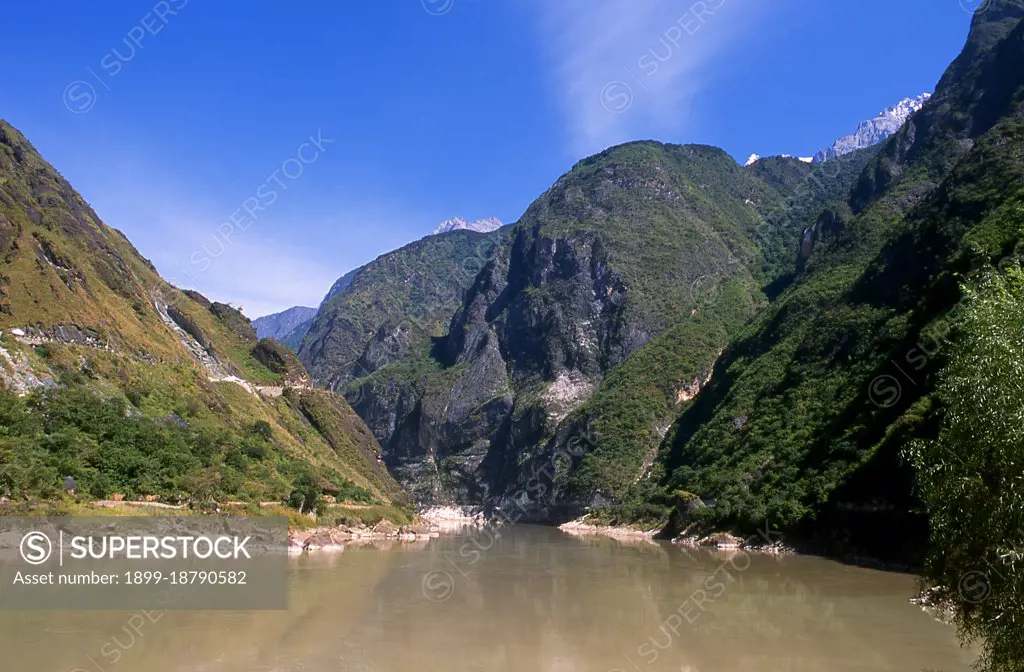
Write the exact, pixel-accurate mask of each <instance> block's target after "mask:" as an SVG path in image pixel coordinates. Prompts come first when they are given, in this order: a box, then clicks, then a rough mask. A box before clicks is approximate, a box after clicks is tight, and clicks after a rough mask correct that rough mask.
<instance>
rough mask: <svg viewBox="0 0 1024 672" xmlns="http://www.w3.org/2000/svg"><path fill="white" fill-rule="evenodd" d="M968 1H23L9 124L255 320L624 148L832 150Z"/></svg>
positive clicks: (10, 73) (313, 299)
mask: <svg viewBox="0 0 1024 672" xmlns="http://www.w3.org/2000/svg"><path fill="white" fill-rule="evenodd" d="M961 2H963V3H966V4H967V5H968V6H970V5H973V4H975V0H900V1H899V2H892V0H828V1H827V2H823V1H821V0H772V1H771V2H765V1H763V0H706V1H705V2H697V3H694V2H693V0H682V1H678V0H380V1H377V0H374V1H367V0H301V1H293V2H281V1H280V0H251V1H248V2H241V1H235V2H232V1H227V0H222V1H219V2H212V1H210V0H165V1H163V2H156V1H155V0H112V1H110V2H97V3H83V2H79V1H76V2H71V1H62V0H39V1H38V2H19V3H13V4H10V5H9V6H5V8H4V28H5V29H4V39H3V40H2V41H0V59H2V62H3V63H4V65H5V67H4V76H3V77H2V78H0V116H2V117H3V118H5V119H7V120H8V121H9V122H10V123H12V124H14V125H15V126H17V127H18V128H20V129H21V130H22V131H23V132H24V133H25V134H26V135H27V136H28V138H29V139H30V140H31V141H32V142H33V143H34V144H35V145H36V147H37V148H39V150H40V151H41V152H42V153H43V155H44V156H45V157H46V158H47V159H48V160H49V161H50V162H51V163H53V164H54V165H55V166H56V167H57V168H58V169H59V170H60V171H61V172H62V173H63V174H64V175H65V177H67V178H68V179H69V180H70V181H71V183H72V184H73V185H74V186H75V187H76V188H77V189H78V190H79V191H80V192H81V193H82V194H83V195H84V196H85V197H86V198H87V199H88V200H89V201H90V202H91V203H92V204H93V206H94V207H95V208H96V210H97V211H98V212H99V213H100V215H101V216H102V217H103V218H104V219H105V220H106V222H107V223H108V224H110V225H112V226H115V227H117V228H119V229H121V230H122V231H124V232H125V233H126V234H127V235H128V237H129V238H130V239H131V240H132V241H133V242H134V243H135V244H136V246H137V247H138V248H139V250H140V251H141V252H142V253H143V254H144V255H146V256H147V257H149V258H150V259H152V260H153V261H154V262H155V263H156V265H157V267H158V268H159V269H160V271H161V272H162V273H163V274H164V276H165V277H167V278H168V279H170V280H171V281H172V282H175V283H177V284H179V285H182V286H187V287H194V288H197V289H199V290H200V291H203V292H204V293H206V294H207V295H208V296H210V297H211V298H214V299H218V300H224V301H232V302H234V303H235V304H236V305H241V306H242V307H243V308H244V310H245V311H246V313H247V314H249V315H250V316H258V315H260V314H263V313H266V312H270V311H273V310H277V309H281V308H284V307H287V306H289V305H293V304H307V305H314V306H315V305H316V304H317V303H318V302H319V300H320V298H321V297H322V296H323V294H324V293H325V292H326V290H327V289H328V287H329V286H330V284H331V283H332V282H333V281H334V279H336V278H337V277H338V276H340V275H341V274H343V273H344V272H346V271H348V270H350V269H351V268H354V267H356V266H358V265H361V264H362V263H365V262H366V261H368V260H370V259H372V258H374V257H375V256H377V255H378V254H381V253H383V252H385V251H387V250H389V249H392V248H395V247H397V246H400V245H402V244H404V243H406V242H408V241H410V240H413V239H416V238H419V237H420V236H422V235H424V234H426V233H428V232H429V231H430V230H431V229H432V228H433V227H434V226H435V225H436V224H437V223H438V222H439V221H441V220H443V219H446V218H448V217H451V216H453V215H459V216H462V217H465V218H469V219H475V218H479V217H485V216H490V215H494V216H497V217H499V218H501V219H502V220H504V221H507V222H511V221H515V220H516V219H517V218H518V217H519V216H520V215H521V214H522V212H523V210H525V208H526V207H527V206H528V205H529V203H530V202H531V201H532V200H533V199H534V198H536V197H537V196H538V195H539V194H540V193H542V192H543V191H544V190H545V189H546V188H548V187H549V186H550V185H551V183H552V182H553V181H554V180H555V179H557V178H558V176H559V175H560V174H562V173H563V172H565V171H566V170H567V169H568V168H570V167H571V166H572V164H573V163H574V162H575V161H577V160H578V159H580V158H583V157H584V156H586V155H587V154H590V153H593V152H595V151H599V150H601V149H603V148H604V147H606V146H609V145H611V144H615V143H618V142H622V141H625V140H630V139H639V138H656V139H659V140H664V141H669V142H680V143H685V142H699V143H707V144H713V145H718V146H721V147H723V148H725V149H726V150H727V151H729V152H730V153H731V154H732V155H733V156H735V157H737V158H739V159H740V160H742V159H744V158H745V157H746V156H747V155H748V154H750V153H752V152H757V153H759V154H764V155H766V154H772V153H782V152H785V153H790V154H800V155H808V154H811V153H813V152H814V151H816V150H817V149H819V148H820V147H822V146H825V145H828V144H830V143H831V142H832V141H833V140H834V139H835V138H836V137H837V136H839V135H843V134H846V133H849V132H852V131H853V129H854V128H855V126H856V124H857V122H858V121H860V120H862V119H865V118H868V117H870V116H872V115H874V114H875V113H877V112H878V111H879V110H880V109H882V108H883V107H886V106H888V105H890V104H892V103H894V102H896V101H898V100H899V99H901V98H904V97H907V96H912V95H916V94H918V93H921V92H923V91H931V90H932V89H933V87H934V84H935V82H936V81H937V80H938V78H939V76H940V75H941V73H942V71H943V69H944V68H945V66H946V65H947V64H948V62H949V61H950V60H952V58H953V57H954V56H955V55H956V54H957V53H958V52H959V50H960V47H961V46H962V44H963V40H964V38H965V36H966V33H967V28H968V24H969V20H970V16H969V14H968V13H967V11H965V9H964V8H963V7H962V6H961ZM697 14H699V15H700V16H696V15H697ZM651 50H653V51H651ZM655 56H657V57H658V58H659V59H660V60H655V58H654V57H655ZM626 87H628V88H626ZM627 104H628V106H627ZM609 110H611V111H609ZM318 133H319V134H320V135H321V137H322V140H320V141H319V143H320V146H319V148H318V147H317V145H316V144H313V143H310V144H304V143H309V137H310V136H311V135H312V136H314V139H316V136H317V134H318ZM330 141H333V143H332V142H330ZM297 157H298V158H301V159H302V160H303V161H305V162H302V161H299V160H297ZM289 159H293V160H292V161H289ZM281 170H283V171H284V173H280V172H277V173H275V171H281ZM288 175H291V176H294V179H292V177H289V176H288ZM271 194H273V196H274V197H273V199H271ZM253 199H255V200H253ZM246 205H249V206H250V211H251V212H252V214H253V217H254V218H255V219H251V218H250V217H249V215H248V214H246V212H245V207H244V206H246ZM258 207H263V208H264V209H263V210H258V209H257V208H258ZM232 217H234V218H235V221H236V223H235V224H227V223H228V222H229V220H230V219H231V218H232ZM243 229H244V230H243ZM218 230H220V233H218ZM225 234H226V236H227V237H229V238H230V242H228V243H227V244H225V242H224V238H225Z"/></svg>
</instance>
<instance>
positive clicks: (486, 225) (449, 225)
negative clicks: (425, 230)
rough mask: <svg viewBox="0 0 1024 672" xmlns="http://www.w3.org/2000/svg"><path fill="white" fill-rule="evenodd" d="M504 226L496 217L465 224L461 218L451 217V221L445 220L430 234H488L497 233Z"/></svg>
mask: <svg viewBox="0 0 1024 672" xmlns="http://www.w3.org/2000/svg"><path fill="white" fill-rule="evenodd" d="M502 226H504V224H502V223H501V220H500V219H498V218H497V217H487V218H486V219H478V220H476V221H475V222H472V223H470V222H467V221H466V220H464V219H462V218H461V217H452V218H451V219H448V220H445V221H443V222H441V223H440V224H438V225H437V228H436V229H434V231H433V232H432V233H431V235H433V236H436V235H438V234H440V233H448V232H449V231H475V232H476V233H490V232H491V231H497V230H498V229H500V228H501V227H502Z"/></svg>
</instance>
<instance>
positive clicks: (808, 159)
mask: <svg viewBox="0 0 1024 672" xmlns="http://www.w3.org/2000/svg"><path fill="white" fill-rule="evenodd" d="M779 156H781V157H782V158H784V159H791V158H793V155H792V154H780V155H779ZM762 158H764V157H762V156H761V155H760V154H751V155H750V156H749V157H747V161H746V163H744V164H743V166H744V167H749V166H752V165H754V164H755V163H757V162H758V161H760V160H761V159H762ZM797 158H798V159H799V160H800V161H803V162H804V163H813V162H814V159H812V158H811V157H809V156H800V157H797Z"/></svg>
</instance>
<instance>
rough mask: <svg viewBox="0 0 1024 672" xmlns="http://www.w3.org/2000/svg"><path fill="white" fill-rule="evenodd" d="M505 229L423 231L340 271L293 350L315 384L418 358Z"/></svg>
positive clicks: (333, 384) (332, 383) (338, 382)
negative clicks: (428, 233) (424, 233)
mask: <svg viewBox="0 0 1024 672" xmlns="http://www.w3.org/2000/svg"><path fill="white" fill-rule="evenodd" d="M507 230H508V229H507V227H506V228H505V229H501V230H498V231H495V232H492V233H489V234H483V233H475V232H473V231H452V232H450V233H446V234H442V235H435V236H427V237H426V238H423V239H421V240H418V241H416V242H414V243H410V244H409V245H406V246H405V247H402V248H400V249H398V250H395V251H394V252H389V253H388V254H385V255H382V256H380V257H378V258H377V259H375V260H374V261H372V262H370V263H369V264H367V265H366V266H364V267H362V268H360V269H357V270H356V271H353V272H351V273H348V274H346V275H345V276H344V277H343V278H342V279H341V280H339V281H338V283H336V284H335V286H334V287H332V288H331V291H330V293H329V294H328V296H327V298H326V299H325V300H324V303H323V305H321V306H320V309H319V310H318V311H317V314H316V316H315V317H314V318H313V321H312V323H311V324H310V325H309V328H308V331H307V333H306V336H305V338H304V340H303V341H302V343H301V346H300V347H299V350H298V352H299V357H300V358H301V359H302V361H303V362H304V363H305V364H306V366H307V367H308V368H309V371H310V373H311V374H312V375H313V377H314V378H315V379H316V381H317V383H318V384H320V385H323V386H326V387H329V388H332V389H335V388H340V387H342V386H344V385H345V384H346V383H347V382H348V381H350V380H352V379H353V378H359V377H362V376H365V375H368V374H371V373H373V372H374V371H375V370H377V369H378V368H379V367H381V366H383V365H385V364H387V363H390V362H393V361H398V360H401V359H409V358H411V359H418V358H420V357H421V356H422V355H423V354H424V353H426V351H428V350H429V348H430V340H431V338H434V337H438V336H441V335H443V334H444V333H445V330H446V328H447V325H448V321H449V320H450V319H451V316H452V313H454V312H455V309H456V308H457V307H458V306H459V303H460V302H461V301H462V294H463V292H465V291H466V288H467V287H469V285H470V283H471V282H472V281H473V278H474V277H476V274H477V273H478V272H479V270H480V269H481V268H482V267H483V265H484V264H485V263H487V260H488V259H489V258H490V256H491V252H492V251H493V250H494V247H495V246H496V245H497V244H498V243H500V242H501V240H503V238H504V237H505V235H506V233H507Z"/></svg>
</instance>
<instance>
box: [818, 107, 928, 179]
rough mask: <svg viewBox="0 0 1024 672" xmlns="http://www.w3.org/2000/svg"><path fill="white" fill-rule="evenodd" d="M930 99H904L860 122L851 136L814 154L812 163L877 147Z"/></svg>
mask: <svg viewBox="0 0 1024 672" xmlns="http://www.w3.org/2000/svg"><path fill="white" fill-rule="evenodd" d="M931 97H932V94H930V93H922V94H921V95H919V96H917V97H915V98H904V99H903V100H901V101H900V102H898V103H896V104H895V105H893V106H892V107H887V108H885V109H884V110H882V111H881V112H879V113H878V115H877V116H875V117H874V118H872V119H868V120H867V121H862V122H861V123H860V125H858V126H857V130H856V131H855V132H854V133H853V134H852V135H845V136H843V137H841V138H839V139H838V140H836V141H835V142H834V143H833V144H832V146H831V147H828V148H826V149H822V150H821V151H819V152H818V153H817V154H815V155H814V163H821V162H822V161H828V160H829V159H834V158H836V157H837V156H843V155H844V154H849V153H850V152H853V151H856V150H858V149H862V148H864V147H871V146H873V145H877V144H878V143H880V142H882V141H883V140H885V139H886V138H888V137H889V136H890V135H892V134H893V133H895V132H896V131H898V130H900V127H901V126H903V124H904V123H905V122H906V121H907V119H909V118H910V115H912V114H914V113H915V112H917V111H918V110H920V109H921V108H922V107H924V104H925V103H926V102H928V99H929V98H931Z"/></svg>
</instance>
